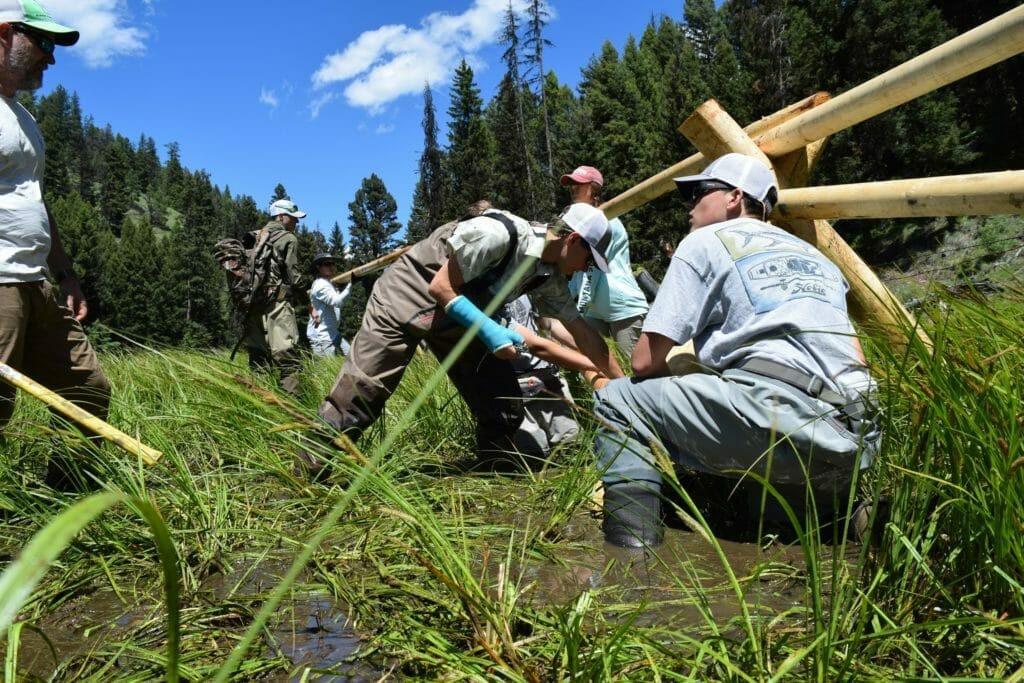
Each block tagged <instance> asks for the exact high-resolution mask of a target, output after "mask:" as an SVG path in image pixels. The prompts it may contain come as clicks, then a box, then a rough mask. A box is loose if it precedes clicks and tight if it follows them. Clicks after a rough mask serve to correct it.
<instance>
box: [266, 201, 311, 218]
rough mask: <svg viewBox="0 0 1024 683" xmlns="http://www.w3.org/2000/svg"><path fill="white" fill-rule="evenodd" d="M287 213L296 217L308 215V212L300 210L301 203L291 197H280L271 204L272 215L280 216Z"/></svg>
mask: <svg viewBox="0 0 1024 683" xmlns="http://www.w3.org/2000/svg"><path fill="white" fill-rule="evenodd" d="M285 213H286V214H288V215H289V216H295V217H296V218H305V217H306V212H305V211H299V205H298V204H296V203H295V202H293V201H292V200H290V199H278V200H277V201H276V202H274V203H273V204H271V205H270V215H271V216H280V215H281V214H285Z"/></svg>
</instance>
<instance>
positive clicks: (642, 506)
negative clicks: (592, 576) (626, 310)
mask: <svg viewBox="0 0 1024 683" xmlns="http://www.w3.org/2000/svg"><path fill="white" fill-rule="evenodd" d="M676 184H677V186H678V188H679V191H680V192H681V193H682V195H683V197H684V200H683V201H684V206H685V207H686V208H687V209H688V211H689V216H690V233H689V234H688V235H687V236H686V238H685V239H683V240H682V241H681V242H680V243H679V246H678V247H677V248H676V251H675V254H674V256H673V257H672V263H671V264H670V265H669V268H668V272H667V273H666V275H665V279H664V281H663V282H662V285H661V289H660V290H659V291H658V296H657V298H656V299H655V301H654V304H653V305H652V306H651V310H650V313H648V315H647V319H646V321H645V322H644V331H643V334H642V335H641V336H640V341H639V342H638V343H637V345H636V348H635V349H634V351H633V356H632V359H631V360H632V366H633V375H634V379H632V380H612V381H611V382H609V383H608V384H607V386H606V387H605V388H603V389H602V390H600V391H598V392H597V394H596V398H597V404H596V406H595V409H594V411H595V413H596V414H597V415H598V417H599V418H601V419H599V420H598V424H599V428H598V432H597V437H596V447H597V460H598V465H599V467H600V468H601V476H602V480H603V482H604V485H605V502H604V511H605V519H604V532H605V538H606V539H607V540H608V541H609V542H611V543H613V544H616V545H620V546H643V545H656V544H657V543H659V542H660V540H661V533H662V529H661V519H660V506H661V504H660V496H659V494H660V492H661V491H660V489H661V473H660V472H659V470H658V467H657V466H656V464H655V457H654V454H653V452H652V447H651V444H659V446H660V448H663V449H664V451H665V453H666V454H667V455H668V457H669V458H670V459H671V461H672V463H673V464H674V465H675V467H676V468H677V469H680V470H682V471H683V473H684V474H686V473H688V474H692V475H695V476H696V477H697V478H701V477H703V478H712V479H718V480H731V482H730V486H729V487H727V488H725V489H724V492H723V493H724V495H725V496H729V495H730V493H731V492H732V493H731V498H730V499H729V500H728V501H727V502H726V505H730V506H734V507H736V508H744V509H746V511H747V512H749V513H751V515H752V517H751V519H753V521H752V522H751V524H752V525H755V526H756V525H757V524H761V523H766V522H765V520H767V518H768V517H769V511H771V512H772V514H775V516H776V520H768V521H769V522H774V521H778V522H779V523H781V524H785V521H786V520H785V515H784V514H783V512H782V510H781V508H779V506H778V505H777V504H776V502H775V501H774V499H773V497H772V496H771V495H768V496H767V500H768V505H767V506H765V507H766V509H765V512H764V515H763V516H760V517H758V516H759V515H761V511H760V507H759V506H760V504H761V500H762V493H763V491H762V489H761V488H760V487H759V486H753V485H751V484H753V483H754V482H753V478H752V477H750V476H749V475H750V474H751V473H752V474H755V475H757V476H759V477H764V478H766V479H767V480H768V481H769V482H770V483H771V484H772V486H773V487H775V488H776V490H777V491H778V492H779V493H780V494H782V495H783V496H785V498H786V500H787V502H788V503H789V504H790V505H791V507H792V508H793V509H802V507H803V504H804V501H805V500H806V499H807V496H808V492H811V493H812V494H813V496H812V498H813V499H814V502H815V504H816V505H817V506H818V512H819V516H820V517H819V518H820V519H821V521H822V522H823V523H824V522H826V521H831V519H832V516H831V515H832V513H833V509H832V508H833V507H835V511H836V512H839V511H845V510H846V507H847V505H848V501H849V496H850V494H851V493H852V489H853V480H854V477H855V475H856V473H857V470H858V469H862V468H865V467H867V466H868V465H869V464H870V462H871V460H872V458H873V455H874V453H875V451H876V449H877V446H878V440H879V434H878V429H877V428H876V426H875V424H874V420H873V419H872V417H871V416H870V413H869V411H867V410H866V408H867V407H868V405H869V404H870V402H871V401H870V395H871V389H872V382H871V378H870V376H869V375H868V373H867V370H866V368H865V363H864V356H863V354H862V352H861V349H860V344H859V342H858V340H857V336H856V333H855V332H854V329H853V326H852V324H851V322H850V318H849V316H848V314H847V309H846V291H847V289H848V285H847V282H846V280H845V278H844V277H843V275H842V274H841V273H840V271H839V269H838V268H837V267H836V266H835V265H834V264H832V263H831V262H830V261H829V260H828V259H827V258H825V257H824V256H823V255H822V254H821V253H820V252H819V251H818V250H817V249H815V248H814V247H813V246H811V245H810V244H808V243H806V242H804V241H802V240H800V239H799V238H797V237H794V236H793V235H790V234H789V233H787V232H785V231H783V230H781V229H779V228H777V227H775V226H773V225H770V224H768V223H766V222H765V221H766V220H767V217H768V215H769V214H770V213H771V209H772V205H773V204H774V202H775V198H776V196H777V192H778V190H777V188H776V186H775V179H774V177H773V175H772V173H771V171H770V170H769V169H768V168H767V167H766V166H765V165H764V164H762V163H761V162H760V161H758V160H756V159H754V158H753V157H748V156H744V155H741V154H727V155H725V156H723V157H720V158H719V159H717V160H715V161H714V162H712V163H711V164H710V165H709V166H708V167H707V168H706V169H705V170H704V172H703V173H701V174H699V175H696V176H688V177H685V178H677V179H676ZM689 340H693V342H694V347H695V352H696V360H697V363H698V364H699V365H700V366H701V367H702V368H703V369H704V372H697V373H692V374H687V375H683V376H672V375H671V373H670V370H669V367H668V364H667V362H666V359H667V356H668V353H669V351H670V350H671V349H672V348H673V347H674V346H676V345H679V344H683V343H685V342H687V341H689ZM741 482H742V483H741ZM687 490H688V491H689V492H690V493H691V494H693V493H695V492H697V491H696V489H695V490H694V491H690V489H687ZM692 497H696V496H692ZM714 502H716V503H719V504H720V503H721V501H714ZM779 518H781V519H779ZM802 521H803V520H802V519H801V523H802Z"/></svg>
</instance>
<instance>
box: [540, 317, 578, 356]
mask: <svg viewBox="0 0 1024 683" xmlns="http://www.w3.org/2000/svg"><path fill="white" fill-rule="evenodd" d="M537 324H538V326H539V327H540V328H541V329H542V330H544V331H546V332H547V333H548V334H550V335H551V338H552V339H554V340H555V341H556V342H558V343H559V344H561V345H562V346H567V347H569V348H570V349H573V350H576V351H579V349H577V348H576V340H575V339H573V338H572V335H571V334H570V333H569V330H567V329H565V325H563V324H562V321H561V320H559V319H558V318H539V319H538V321H537Z"/></svg>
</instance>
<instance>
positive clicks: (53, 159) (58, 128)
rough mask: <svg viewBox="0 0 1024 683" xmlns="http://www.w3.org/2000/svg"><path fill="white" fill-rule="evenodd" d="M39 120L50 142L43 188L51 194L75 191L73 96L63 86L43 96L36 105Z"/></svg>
mask: <svg viewBox="0 0 1024 683" xmlns="http://www.w3.org/2000/svg"><path fill="white" fill-rule="evenodd" d="M35 116H36V121H37V123H38V124H39V130H40V132H41V133H42V135H43V140H45V141H46V166H45V168H44V171H43V187H45V188H46V191H47V192H48V193H49V194H50V195H51V196H58V197H60V196H64V195H65V194H67V193H68V192H70V191H71V187H72V179H71V171H72V169H73V168H74V167H75V163H74V162H73V158H74V156H75V150H74V149H73V148H72V135H71V126H72V121H71V98H70V96H69V94H68V91H67V90H66V89H65V88H64V86H62V85H58V86H57V87H56V88H54V90H53V92H52V93H50V94H49V95H46V96H44V97H42V98H41V99H40V100H39V102H38V103H37V105H36V114H35Z"/></svg>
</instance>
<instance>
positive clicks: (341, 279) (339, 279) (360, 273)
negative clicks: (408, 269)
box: [331, 244, 415, 285]
mask: <svg viewBox="0 0 1024 683" xmlns="http://www.w3.org/2000/svg"><path fill="white" fill-rule="evenodd" d="M413 246H415V245H412V244H410V245H408V246H405V247H402V248H401V249H396V250H395V251H393V252H391V253H390V254H384V255H383V256H381V257H380V258H375V259H373V260H372V261H370V262H368V263H364V264H363V265H361V266H357V267H355V268H353V269H352V270H346V271H345V272H344V273H342V274H341V275H335V276H334V277H332V278H331V282H333V283H334V284H336V285H344V284H348V283H349V282H350V281H351V280H352V278H355V277H365V276H367V275H369V274H370V273H376V272H377V271H378V270H384V269H385V268H387V267H388V266H389V265H391V263H392V262H393V261H397V260H398V258H399V257H400V256H401V255H402V254H404V253H405V252H407V251H409V250H410V249H412V248H413Z"/></svg>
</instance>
